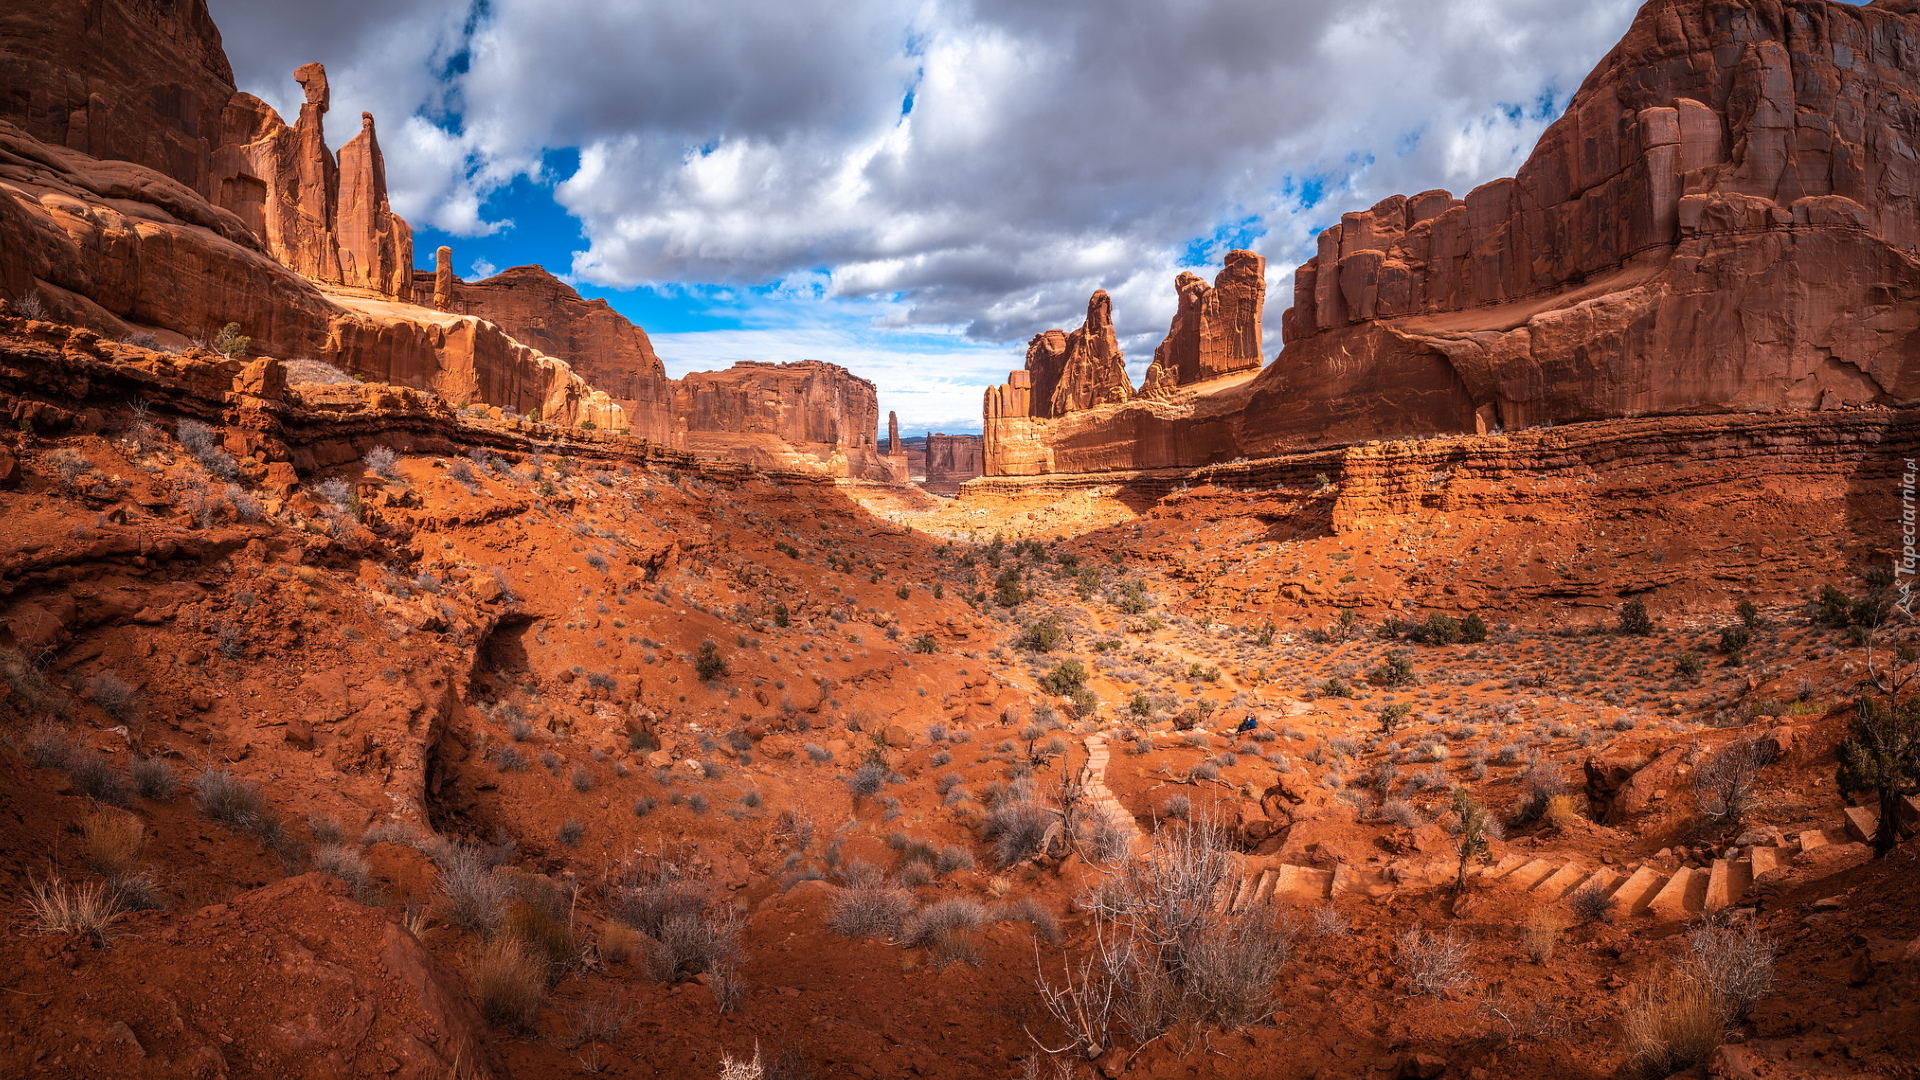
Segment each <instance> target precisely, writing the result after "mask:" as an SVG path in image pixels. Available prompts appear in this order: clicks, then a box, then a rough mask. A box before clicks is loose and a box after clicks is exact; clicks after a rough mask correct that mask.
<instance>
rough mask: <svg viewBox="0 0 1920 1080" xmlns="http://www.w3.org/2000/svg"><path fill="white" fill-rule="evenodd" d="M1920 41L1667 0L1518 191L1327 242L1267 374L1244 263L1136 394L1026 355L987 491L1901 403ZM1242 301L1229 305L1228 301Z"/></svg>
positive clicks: (1878, 21) (1199, 298) (1211, 295)
mask: <svg viewBox="0 0 1920 1080" xmlns="http://www.w3.org/2000/svg"><path fill="white" fill-rule="evenodd" d="M1916 42H1920V17H1916V14H1915V7H1914V5H1913V4H1912V3H1910V2H1906V0H1898V2H1889V0H1876V2H1874V3H1871V4H1868V5H1866V6H1864V7H1856V6H1853V5H1850V4H1842V3H1832V2H1827V0H1791V2H1781V0H1722V2H1713V3H1703V2H1699V0H1653V2H1650V3H1647V4H1646V5H1645V6H1644V7H1643V8H1642V9H1641V10H1640V12H1639V15H1638V16H1637V17H1636V18H1635V20H1634V22H1633V24H1632V27H1631V29H1630V30H1629V31H1628V33H1627V35H1626V37H1625V38H1624V39H1623V40H1622V41H1621V42H1620V43H1619V44H1618V45H1617V46H1616V47H1615V48H1614V49H1613V50H1612V51H1611V52H1610V53H1608V55H1607V56H1606V58H1605V59H1603V60H1602V61H1601V62H1600V64H1599V65H1598V66H1597V67H1596V68H1595V69H1594V71H1593V73H1592V74H1591V75H1589V76H1588V77H1587V79H1586V81H1585V82H1584V83H1583V84H1582V85H1581V87H1580V89H1579V91H1578V93H1576V94H1575V95H1574V98H1573V101H1572V103H1571V105H1570V106H1569V107H1568V109H1567V111H1566V113H1565V115H1564V116H1562V117H1561V118H1560V119H1559V120H1558V121H1556V122H1555V123H1554V124H1553V125H1552V126H1551V127H1549V128H1548V130H1547V131H1546V133H1545V134H1544V135H1543V136H1542V138H1541V140H1540V142H1539V144H1538V146H1536V147H1535V148H1534V150H1533V153H1532V154H1531V155H1530V156H1529V158H1528V160H1527V162H1526V163H1525V165H1523V166H1522V167H1521V169H1520V170H1519V172H1518V174H1517V175H1516V176H1514V177H1511V178H1507V179H1500V180H1495V181H1492V182H1490V183H1487V184H1483V185H1481V186H1480V187H1478V188H1475V189H1474V190H1473V191H1471V192H1468V193H1467V195H1466V196H1465V198H1456V197H1455V196H1453V195H1451V194H1449V193H1447V192H1445V191H1427V192H1422V193H1420V194H1417V195H1411V196H1394V197H1392V198H1389V199H1386V200H1383V201H1382V202H1380V203H1379V204H1378V205H1376V206H1374V207H1372V208H1371V209H1368V210H1364V211H1357V212H1354V213H1349V214H1346V215H1344V216H1343V217H1342V218H1341V221H1340V224H1338V225H1335V226H1333V227H1331V228H1329V229H1327V230H1326V231H1325V232H1324V233H1322V234H1321V236H1320V238H1319V253H1318V254H1317V255H1316V256H1315V257H1314V258H1313V259H1311V260H1309V261H1308V262H1307V263H1306V265H1304V266H1302V267H1300V268H1299V269H1298V270H1296V272H1295V274H1294V293H1293V298H1292V301H1293V302H1292V306H1291V307H1290V308H1289V309H1288V310H1287V312H1286V314H1285V316H1284V319H1283V324H1282V326H1283V334H1284V339H1285V344H1284V348H1282V349H1281V351H1280V353H1279V355H1278V356H1277V357H1276V358H1275V359H1274V360H1273V362H1272V363H1271V364H1268V365H1267V366H1266V367H1265V368H1264V369H1261V370H1260V371H1259V373H1258V375H1257V376H1255V377H1252V378H1247V377H1245V374H1244V372H1245V371H1246V370H1249V369H1251V367H1253V366H1257V365H1251V364H1248V365H1246V367H1244V368H1243V367H1242V366H1241V365H1243V364H1245V363H1246V360H1247V359H1248V356H1247V354H1246V353H1245V352H1244V351H1236V349H1238V348H1240V345H1239V343H1241V342H1245V341H1246V340H1247V337H1246V335H1245V333H1244V332H1243V333H1242V334H1241V335H1240V336H1237V337H1236V336H1235V334H1234V332H1233V331H1232V330H1231V329H1230V327H1231V326H1233V325H1240V326H1242V327H1245V326H1246V325H1247V324H1245V323H1244V322H1242V323H1239V324H1235V323H1234V319H1235V318H1236V317H1238V316H1237V315H1236V312H1237V311H1238V312H1244V311H1246V310H1248V309H1247V308H1246V307H1245V305H1247V304H1248V303H1249V302H1251V303H1252V305H1253V306H1252V308H1251V311H1252V312H1253V313H1254V317H1255V322H1254V323H1253V324H1252V325H1253V326H1256V327H1257V325H1258V324H1257V311H1258V301H1257V299H1253V300H1251V301H1250V299H1249V289H1248V287H1247V286H1234V285H1233V284H1232V283H1231V282H1230V281H1229V280H1228V279H1234V274H1235V266H1236V263H1235V261H1234V257H1233V256H1230V257H1229V260H1228V267H1227V270H1226V271H1225V272H1223V274H1222V281H1221V282H1219V283H1216V286H1215V288H1214V289H1213V290H1212V291H1211V292H1208V291H1204V288H1205V287H1204V285H1202V284H1201V283H1200V282H1199V280H1198V279H1197V278H1193V277H1191V276H1188V275H1183V276H1182V278H1181V279H1180V281H1179V282H1177V283H1176V288H1177V289H1178V290H1179V293H1180V311H1179V314H1178V315H1176V317H1175V320H1174V325H1173V328H1172V330H1171V331H1170V332H1169V334H1168V338H1167V342H1166V343H1165V344H1163V345H1162V346H1161V348H1160V349H1159V350H1158V351H1157V353H1156V357H1155V362H1154V368H1153V372H1152V374H1150V375H1149V378H1148V385H1147V386H1146V387H1145V388H1144V389H1143V391H1142V393H1141V394H1139V395H1137V396H1131V397H1130V395H1128V394H1127V393H1126V391H1125V388H1124V384H1123V383H1116V382H1114V381H1113V380H1112V379H1111V377H1110V374H1108V373H1103V374H1101V375H1099V376H1097V377H1096V379H1095V385H1075V386H1074V387H1073V388H1071V389H1069V390H1068V391H1067V392H1066V393H1064V394H1063V393H1061V392H1060V391H1059V390H1058V389H1056V383H1055V382H1054V381H1053V380H1055V379H1056V378H1057V376H1056V372H1058V371H1060V370H1061V364H1060V362H1059V359H1058V357H1059V354H1060V352H1061V351H1062V350H1061V342H1060V338H1059V335H1058V331H1050V332H1049V333H1048V334H1046V335H1042V336H1041V337H1039V338H1035V347H1034V348H1033V349H1030V350H1029V353H1028V362H1027V367H1026V371H1025V372H1022V373H1015V376H1014V378H1013V379H1012V380H1011V381H1010V382H1009V383H1007V384H1005V385H1004V386H1002V387H996V388H995V389H994V390H992V391H990V392H989V393H988V395H987V400H986V408H985V414H984V420H985V424H986V427H987V432H988V434H987V461H986V471H987V473H988V475H999V476H1011V475H1029V474H1035V473H1047V472H1063V473H1076V472H1097V471H1105V470H1128V469H1149V468H1164V467H1178V466H1193V465H1200V464H1205V463H1209V462H1220V461H1227V460H1231V459H1234V458H1241V457H1261V456H1265V455H1269V454H1274V453H1279V452H1284V451H1291V450H1300V449H1305V448H1309V447H1314V446H1333V445H1339V444H1342V443H1352V442H1356V441H1363V440H1368V439H1392V438H1417V437H1427V436H1437V435H1448V434H1458V433H1476V432H1499V431H1512V430H1516V429H1521V428H1526V427H1531V426H1535V425H1540V424H1558V423H1567V422H1572V421H1582V420H1596V419H1602V418H1610V417H1633V416H1650V415H1671V414H1686V413H1702V412H1738V411H1746V410H1767V409H1838V408H1848V407H1858V406H1865V405H1904V404H1910V403H1912V402H1913V401H1915V400H1916V399H1917V398H1920V362H1916V360H1915V356H1916V350H1915V346H1914V341H1915V340H1916V339H1915V338H1914V332H1915V331H1916V330H1920V304H1916V300H1920V262H1917V261H1916V255H1917V253H1920V219H1916V217H1915V215H1914V214H1913V212H1912V209H1913V194H1912V192H1913V189H1914V186H1915V184H1916V183H1920V177H1916V175H1915V171H1916V166H1915V163H1914V160H1913V155H1912V152H1911V149H1910V147H1909V143H1910V139H1909V137H1908V135H1907V132H1909V131H1911V130H1913V128H1914V126H1915V124H1916V123H1920V69H1916V68H1915V66H1914V65H1913V64H1912V63H1911V62H1910V60H1909V57H1910V56H1911V55H1912V50H1913V49H1914V48H1915V47H1916ZM1243 258H1244V257H1243ZM1239 265H1241V266H1245V265H1247V264H1246V263H1244V262H1242V263H1240V264H1239ZM1235 280H1237V279H1235ZM1229 288H1236V289H1237V291H1236V292H1235V293H1234V295H1235V297H1236V299H1235V300H1234V301H1233V303H1234V304H1235V305H1238V307H1237V308H1235V309H1234V310H1232V311H1230V310H1229V307H1230V305H1229V304H1228V303H1226V302H1225V301H1224V300H1223V299H1220V300H1216V299H1215V298H1216V297H1223V296H1224V295H1225V294H1226V293H1227V291H1228V290H1229ZM1210 303H1215V304H1218V305H1219V314H1218V316H1217V317H1218V318H1219V319H1220V320H1221V322H1220V323H1219V324H1218V325H1219V326H1220V327H1221V329H1219V330H1215V331H1212V332H1211V333H1210V332H1209V331H1208V329H1207V318H1208V316H1209V307H1208V305H1209V304H1210ZM1093 325H1094V323H1093V321H1092V319H1091V318H1090V320H1089V326H1090V327H1092V326H1093ZM1196 329H1197V331H1198V332H1197V333H1196ZM1254 340H1257V338H1256V339H1254ZM1215 356H1218V357H1221V358H1222V359H1221V360H1219V361H1215V360H1211V359H1210V358H1211V357H1215ZM1108 371H1109V372H1110V369H1108ZM1209 379H1210V380H1212V381H1202V380H1209ZM1096 387H1097V388H1096Z"/></svg>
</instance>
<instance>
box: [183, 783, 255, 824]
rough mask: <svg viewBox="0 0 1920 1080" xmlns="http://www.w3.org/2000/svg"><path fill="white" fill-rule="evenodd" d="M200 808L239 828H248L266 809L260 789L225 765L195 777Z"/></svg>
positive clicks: (196, 800)
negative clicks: (231, 771)
mask: <svg viewBox="0 0 1920 1080" xmlns="http://www.w3.org/2000/svg"><path fill="white" fill-rule="evenodd" d="M193 788H194V791H195V792H197V793H198V794H197V797H196V799H195V800H194V804H195V805H196V806H198V807H199V808H200V812H201V813H203V814H205V815H207V816H208V817H210V818H212V819H213V820H215V821H218V822H221V823H223V824H227V825H231V826H233V827H234V828H236V829H245V828H248V827H249V826H251V825H252V824H253V823H254V822H256V821H258V820H259V819H260V818H261V817H262V816H263V815H264V814H265V811H266V806H265V804H264V803H262V802H261V801H260V792H259V789H257V788H255V787H254V786H253V785H252V784H249V783H247V782H246V781H244V780H242V779H240V778H239V777H237V776H234V775H233V774H232V773H230V772H227V771H226V770H225V769H208V770H207V771H206V772H203V773H201V774H200V775H199V776H198V777H196V778H195V779H194V781H193Z"/></svg>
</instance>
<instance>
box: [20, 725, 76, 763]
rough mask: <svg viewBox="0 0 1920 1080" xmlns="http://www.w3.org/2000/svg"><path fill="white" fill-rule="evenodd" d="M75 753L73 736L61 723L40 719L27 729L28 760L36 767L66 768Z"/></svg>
mask: <svg viewBox="0 0 1920 1080" xmlns="http://www.w3.org/2000/svg"><path fill="white" fill-rule="evenodd" d="M74 753H75V748H74V744H73V737H72V736H71V735H68V734H67V729H66V728H64V727H61V726H60V725H59V724H56V723H54V722H53V721H51V720H40V721H38V722H36V723H35V724H34V725H33V727H31V728H29V729H27V760H28V761H30V762H32V763H33V766H34V767H35V768H37V769H64V768H66V767H67V763H68V762H69V761H71V760H72V759H73V756H74Z"/></svg>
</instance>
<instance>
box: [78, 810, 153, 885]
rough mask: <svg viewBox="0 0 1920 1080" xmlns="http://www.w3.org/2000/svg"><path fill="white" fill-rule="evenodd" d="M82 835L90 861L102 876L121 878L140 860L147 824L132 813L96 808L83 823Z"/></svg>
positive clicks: (83, 847)
mask: <svg viewBox="0 0 1920 1080" xmlns="http://www.w3.org/2000/svg"><path fill="white" fill-rule="evenodd" d="M80 836H81V844H82V850H84V851H85V853H86V859H87V865H88V866H91V867H92V868H93V869H94V871H95V872H96V873H98V874H100V875H101V876H102V877H107V878H119V877H125V876H126V875H128V874H131V873H132V872H133V870H134V868H135V866H136V865H137V864H138V863H139V860H140V852H141V850H142V849H143V848H145V847H146V843H147V827H146V823H144V822H142V821H141V820H140V819H139V818H137V817H135V816H134V815H132V814H128V813H123V812H119V811H113V810H94V811H91V812H90V813H88V814H87V816H86V818H85V819H84V820H83V821H82V822H81V823H80Z"/></svg>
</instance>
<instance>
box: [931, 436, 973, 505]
mask: <svg viewBox="0 0 1920 1080" xmlns="http://www.w3.org/2000/svg"><path fill="white" fill-rule="evenodd" d="M981 451H982V447H981V438H980V436H978V435H928V436H927V469H926V477H927V479H926V483H925V484H923V485H922V486H923V487H925V488H926V489H927V490H928V491H936V492H939V493H941V494H943V495H951V494H954V493H955V492H957V491H959V490H960V485H961V484H964V483H966V482H967V481H969V480H971V479H973V478H974V477H976V476H979V475H981V473H982V471H983V469H982V462H981V456H982V455H981Z"/></svg>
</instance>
